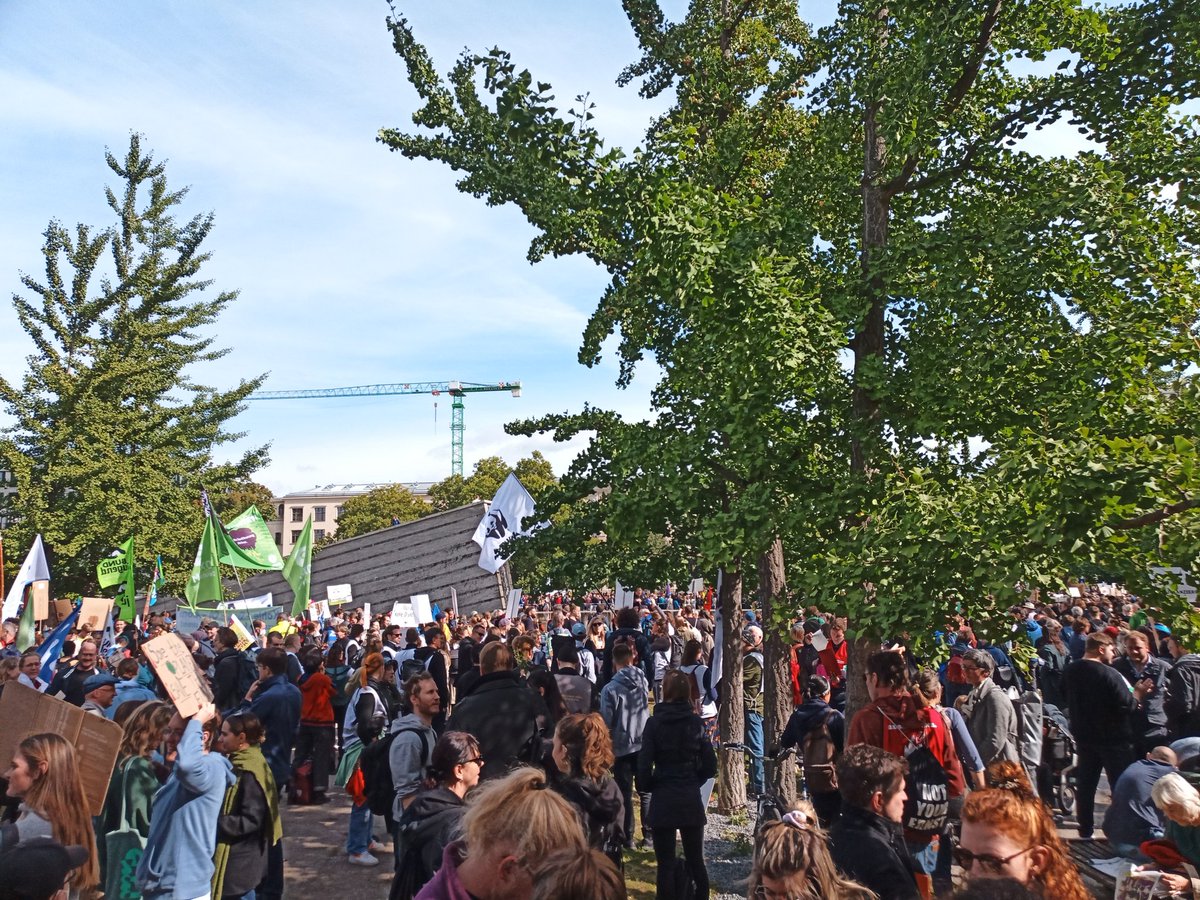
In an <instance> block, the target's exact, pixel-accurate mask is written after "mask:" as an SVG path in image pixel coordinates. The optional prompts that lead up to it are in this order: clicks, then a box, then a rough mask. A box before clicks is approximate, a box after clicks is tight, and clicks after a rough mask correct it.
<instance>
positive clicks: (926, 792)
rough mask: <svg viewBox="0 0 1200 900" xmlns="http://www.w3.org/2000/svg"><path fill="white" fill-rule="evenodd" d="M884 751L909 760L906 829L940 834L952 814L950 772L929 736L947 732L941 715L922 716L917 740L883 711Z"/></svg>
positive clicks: (926, 711) (926, 710) (905, 811)
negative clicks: (935, 753)
mask: <svg viewBox="0 0 1200 900" xmlns="http://www.w3.org/2000/svg"><path fill="white" fill-rule="evenodd" d="M879 714H880V715H881V716H883V719H884V723H885V724H884V729H883V749H884V750H886V751H888V752H889V753H892V754H895V755H896V756H903V757H904V758H905V759H906V760H908V775H907V776H906V777H905V779H904V791H905V793H906V794H908V799H906V800H905V801H904V827H905V828H906V829H908V830H909V831H916V832H919V833H922V834H937V833H939V832H940V831H941V830H942V828H943V826H944V825H945V824H946V819H947V818H948V816H949V814H950V781H949V779H948V778H947V777H946V770H945V769H943V768H942V764H941V763H940V762H939V761H938V758H937V757H936V756H934V755H933V751H932V750H930V749H929V738H928V736H927V732H937V731H938V730H939V729H941V728H945V727H946V726H945V721H944V720H943V719H942V717H941V716H940V715H938V716H936V717H935V716H934V715H933V714H932V713H931V712H930V710H928V709H923V710H921V711H920V712H919V713H918V715H921V716H922V718H923V719H924V723H925V724H924V726H923V727H922V729H921V734H919V735H918V736H917V739H916V740H914V739H913V738H912V737H910V736H909V734H908V733H907V732H906V731H904V729H902V728H901V727H900V726H899V725H897V724H896V723H895V722H894V721H892V719H891V718H890V717H889V716H888V715H887V713H885V712H884V711H883V710H880V711H879Z"/></svg>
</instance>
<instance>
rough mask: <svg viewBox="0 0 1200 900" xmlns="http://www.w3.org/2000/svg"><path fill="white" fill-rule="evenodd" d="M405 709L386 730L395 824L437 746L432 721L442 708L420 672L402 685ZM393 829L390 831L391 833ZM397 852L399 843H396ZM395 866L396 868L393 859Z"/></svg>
mask: <svg viewBox="0 0 1200 900" xmlns="http://www.w3.org/2000/svg"><path fill="white" fill-rule="evenodd" d="M404 695H405V699H406V706H407V707H408V708H409V709H411V710H412V712H410V713H408V714H407V715H403V716H400V717H399V718H398V719H396V721H395V722H393V723H392V726H391V728H389V729H388V735H389V740H390V741H391V746H390V747H389V748H388V764H389V767H390V769H391V774H392V786H393V788H394V789H395V799H394V800H393V804H392V822H393V823H398V822H399V821H400V819H401V817H402V816H403V815H404V810H405V809H406V808H407V807H408V805H409V804H410V803H412V801H413V800H414V798H415V797H416V796H417V792H418V791H419V790H420V789H421V788H422V786H423V785H424V782H425V770H426V769H428V768H429V766H430V764H431V762H432V760H433V748H434V745H436V744H437V739H438V736H437V732H436V731H435V730H434V728H433V721H434V719H435V718H436V717H437V714H438V712H439V711H440V710H441V708H442V699H441V692H440V691H439V690H438V686H437V681H436V680H435V679H434V677H433V675H431V674H430V673H429V672H427V671H425V670H421V671H420V672H418V673H417V674H416V675H414V676H412V677H411V678H410V679H408V681H406V682H405V684H404ZM395 827H397V826H395V825H393V831H394V829H395ZM395 846H396V850H397V853H398V852H399V848H400V843H399V841H397V842H396V845H395ZM396 865H397V866H399V865H400V858H399V856H398V855H397V857H396Z"/></svg>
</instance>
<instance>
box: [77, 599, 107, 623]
mask: <svg viewBox="0 0 1200 900" xmlns="http://www.w3.org/2000/svg"><path fill="white" fill-rule="evenodd" d="M112 605H113V602H112V600H110V599H109V598H108V597H84V598H83V601H82V604H81V606H80V609H79V628H80V629H81V630H83V631H99V630H100V629H101V628H103V627H104V622H105V620H106V619H107V618H108V611H109V610H110V609H112Z"/></svg>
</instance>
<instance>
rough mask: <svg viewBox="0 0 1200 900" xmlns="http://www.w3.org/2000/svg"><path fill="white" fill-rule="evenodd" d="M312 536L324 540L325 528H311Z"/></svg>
mask: <svg viewBox="0 0 1200 900" xmlns="http://www.w3.org/2000/svg"><path fill="white" fill-rule="evenodd" d="M313 537H314V538H316V539H317V540H318V541H323V540H325V529H324V528H314V529H313Z"/></svg>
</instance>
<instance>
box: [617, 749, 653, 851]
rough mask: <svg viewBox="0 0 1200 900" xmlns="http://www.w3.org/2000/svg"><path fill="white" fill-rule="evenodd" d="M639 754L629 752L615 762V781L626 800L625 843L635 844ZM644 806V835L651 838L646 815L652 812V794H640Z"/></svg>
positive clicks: (622, 797) (623, 798) (639, 797)
mask: <svg viewBox="0 0 1200 900" xmlns="http://www.w3.org/2000/svg"><path fill="white" fill-rule="evenodd" d="M637 761H638V755H637V754H636V753H628V754H626V755H625V756H618V757H617V759H616V762H614V763H613V781H615V782H616V783H617V788H618V790H620V791H621V799H622V800H623V801H624V802H625V843H626V844H628V845H629V846H633V776H634V773H635V772H637ZM638 799H639V800H640V801H641V806H642V837H643V838H646V839H649V836H650V829H649V828H647V827H646V816H647V815H649V813H650V795H649V794H638Z"/></svg>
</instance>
